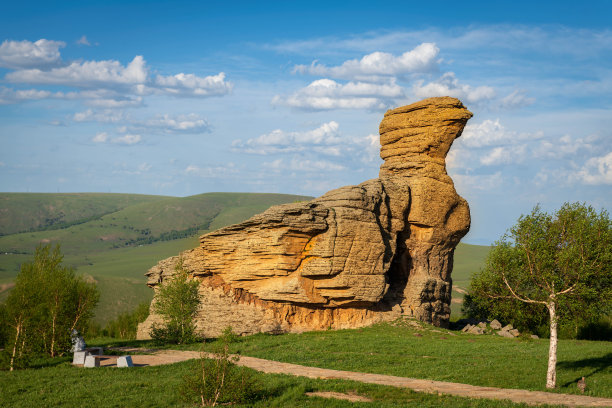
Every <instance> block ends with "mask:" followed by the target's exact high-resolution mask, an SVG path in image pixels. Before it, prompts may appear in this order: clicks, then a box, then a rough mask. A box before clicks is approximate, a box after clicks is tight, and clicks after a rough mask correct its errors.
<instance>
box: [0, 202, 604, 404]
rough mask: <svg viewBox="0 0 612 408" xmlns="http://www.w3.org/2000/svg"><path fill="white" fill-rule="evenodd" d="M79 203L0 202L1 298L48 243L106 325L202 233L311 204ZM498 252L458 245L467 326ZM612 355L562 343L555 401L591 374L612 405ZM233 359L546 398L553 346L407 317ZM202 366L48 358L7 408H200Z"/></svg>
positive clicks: (595, 346)
mask: <svg viewBox="0 0 612 408" xmlns="http://www.w3.org/2000/svg"><path fill="white" fill-rule="evenodd" d="M6 196H9V197H8V198H9V199H7V198H6ZM69 196H70V197H69ZM74 196H75V197H72V195H61V194H51V195H49V199H50V201H51V202H52V203H53V204H50V205H46V204H44V202H45V201H44V199H43V198H44V197H41V195H39V194H34V195H27V194H16V195H14V197H12V195H11V194H0V203H7V202H9V203H10V205H4V204H3V206H0V214H1V216H2V217H5V218H0V220H2V223H3V224H2V229H1V232H0V234H2V235H1V236H0V252H1V255H0V301H2V300H3V298H4V297H5V296H6V294H7V293H8V290H10V283H11V282H12V280H13V279H14V277H15V276H16V274H17V272H18V271H19V265H20V264H21V263H22V262H27V261H30V260H31V259H32V254H33V251H34V248H35V247H36V245H37V244H38V243H41V242H42V243H46V242H50V243H57V242H61V244H62V251H63V253H64V254H65V263H66V264H68V265H72V266H74V267H75V268H76V269H77V273H80V274H83V275H85V276H86V277H88V278H89V279H93V280H95V281H96V282H97V284H98V287H99V288H100V291H101V301H100V304H99V306H98V309H97V310H96V318H95V320H96V321H97V322H98V323H102V324H103V323H105V322H106V321H108V320H110V319H112V318H113V317H115V316H116V315H117V314H119V313H122V312H126V311H130V310H132V309H134V307H135V306H136V305H137V304H138V303H140V302H142V301H149V300H150V299H151V297H152V295H153V291H152V290H150V289H149V288H148V287H147V286H146V285H145V282H146V279H145V276H144V273H145V272H146V271H147V270H148V269H149V268H150V267H151V266H153V265H154V264H155V263H156V262H157V261H158V260H160V259H163V258H166V257H169V256H172V255H176V254H178V253H179V252H180V251H182V250H185V249H189V248H193V247H195V246H197V245H198V235H199V234H202V233H205V232H208V231H211V230H214V229H217V228H220V227H222V226H225V225H229V224H233V223H236V222H240V221H242V220H244V219H246V218H248V217H250V216H251V215H253V214H256V213H258V212H261V211H264V210H265V209H267V208H268V207H269V206H270V205H275V204H281V203H284V202H293V201H299V200H304V199H308V197H301V196H288V195H279V194H239V193H231V194H230V193H210V194H202V195H198V196H193V197H185V198H175V197H160V196H132V195H126V197H122V196H123V195H93V194H92V195H87V194H84V195H74ZM100 198H103V199H101V200H100V201H101V203H97V199H100ZM20 200H21V201H20ZM72 200H76V201H72ZM71 206H72V207H71ZM79 206H85V207H86V208H85V209H82V210H74V208H73V207H75V208H79ZM38 207H41V208H43V209H44V211H43V210H41V211H39V213H35V214H34V216H32V217H31V219H30V220H29V221H27V222H25V221H19V222H17V221H15V222H13V221H5V220H10V219H12V218H11V217H20V216H23V215H22V212H20V211H22V210H23V211H26V210H27V211H33V210H32V209H33V208H38ZM28 208H29V210H28ZM71 208H72V210H70V209H71ZM27 211H26V212H27ZM54 211H56V212H54ZM71 211H74V212H75V213H76V215H74V214H71V213H70V212H71ZM7 213H8V214H9V216H8V218H7V217H6V214H7ZM60 213H62V214H60ZM4 222H6V225H5V224H4ZM488 251H489V247H485V246H477V245H468V244H459V246H458V247H457V249H456V251H455V259H454V270H453V299H454V302H453V304H452V307H451V308H452V313H453V314H452V318H453V319H456V318H458V317H459V316H460V308H461V304H460V302H461V299H462V298H463V294H464V293H465V290H467V289H468V287H469V282H470V276H471V274H472V273H473V272H474V271H476V270H478V269H479V268H480V267H481V266H482V265H483V262H484V259H485V258H486V255H487V253H488ZM216 341H217V340H215V339H208V340H207V342H206V343H204V345H202V344H191V345H183V346H166V348H179V349H195V350H198V349H200V348H201V347H205V348H208V347H209V346H211V345H212V344H214V343H215V342H216ZM88 344H89V345H91V346H96V345H99V346H105V347H108V346H113V345H114V346H120V345H133V346H142V347H152V346H153V344H152V343H151V342H147V341H120V340H116V339H93V340H91V339H88ZM611 344H612V343H611V342H595V341H584V340H560V342H559V351H558V358H559V363H558V372H557V377H558V381H557V384H558V388H557V389H556V390H555V391H554V392H560V393H571V394H575V393H578V390H577V388H576V381H577V380H578V379H579V378H581V377H582V376H584V377H586V379H587V384H588V389H587V395H592V396H600V397H608V398H612V353H611V352H610V350H611V347H610V345H611ZM230 352H232V353H239V354H242V355H249V356H253V357H260V358H266V359H272V360H277V361H283V362H290V363H295V364H302V365H311V366H317V367H323V368H332V369H340V370H350V371H361V372H369V373H380V374H389V375H397V376H404V377H413V378H423V379H432V380H440V381H450V382H461V383H467V384H472V385H477V386H494V387H503V388H520V389H528V390H539V391H543V390H545V387H544V385H545V373H546V361H547V356H548V341H547V340H545V339H541V340H532V339H526V338H517V339H507V338H502V337H499V336H495V335H482V336H475V335H469V334H464V333H460V332H456V331H449V330H445V329H439V328H436V327H433V326H428V325H426V324H423V323H420V322H414V321H410V320H398V321H396V322H392V323H382V324H377V325H374V326H371V327H366V328H361V329H352V330H339V331H331V330H330V331H319V332H307V333H302V334H283V335H276V336H274V335H265V334H258V335H253V336H248V337H243V338H239V339H238V340H237V341H236V342H234V343H231V344H230ZM194 363H195V362H194V361H191V362H183V363H177V364H171V365H166V366H158V367H144V368H135V369H126V370H122V369H117V368H110V367H109V368H101V369H93V370H89V369H82V368H77V367H73V366H72V365H71V364H70V358H69V357H67V356H66V357H60V358H56V359H52V360H51V359H48V360H41V361H40V363H39V364H38V365H36V366H35V368H32V369H27V370H18V371H16V372H6V371H4V372H2V371H0V389H1V390H2V392H0V406H10V407H31V406H83V407H90V406H91V407H96V408H99V407H107V406H109V407H111V406H143V407H159V406H178V407H182V406H193V403H192V402H187V401H185V400H184V399H183V398H182V396H181V392H180V384H181V381H182V378H183V377H184V376H185V375H186V374H188V373H189V372H190V370H192V365H193V364H194ZM253 375H254V376H255V378H256V379H257V381H258V384H259V386H258V387H259V389H260V394H261V395H260V397H259V398H258V399H257V400H255V401H253V402H252V403H251V404H249V405H248V406H255V407H286V406H291V407H349V406H351V407H352V406H356V405H357V406H368V407H395V406H406V407H489V406H496V407H515V406H524V405H520V404H512V403H510V402H505V401H490V400H479V399H469V398H460V397H451V396H444V395H432V394H423V393H415V392H412V391H409V390H405V389H396V388H392V387H385V386H377V385H369V384H361V383H356V382H350V381H341V380H313V379H306V378H298V377H293V376H287V375H272V374H262V373H253ZM311 391H336V392H345V393H357V394H359V395H362V396H365V397H368V398H370V399H372V402H359V403H355V402H349V401H341V400H334V399H324V398H320V397H309V396H306V395H305V393H306V392H311Z"/></svg>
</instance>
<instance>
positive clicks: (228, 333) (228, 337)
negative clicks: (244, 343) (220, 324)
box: [220, 326, 240, 344]
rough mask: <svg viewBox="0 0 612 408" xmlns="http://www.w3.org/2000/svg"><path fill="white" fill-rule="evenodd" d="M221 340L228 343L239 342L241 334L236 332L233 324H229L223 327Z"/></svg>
mask: <svg viewBox="0 0 612 408" xmlns="http://www.w3.org/2000/svg"><path fill="white" fill-rule="evenodd" d="M220 340H221V341H222V342H223V343H227V344H232V343H238V342H239V341H240V336H239V335H238V334H236V333H234V330H233V329H232V326H227V327H226V328H225V329H223V333H222V334H221V338H220Z"/></svg>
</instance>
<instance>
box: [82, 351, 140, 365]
mask: <svg viewBox="0 0 612 408" xmlns="http://www.w3.org/2000/svg"><path fill="white" fill-rule="evenodd" d="M102 360H115V361H114V364H112V365H115V366H117V367H134V363H133V362H132V356H104V355H91V354H90V355H88V356H87V357H85V363H84V364H83V367H87V368H94V367H100V362H101V361H102Z"/></svg>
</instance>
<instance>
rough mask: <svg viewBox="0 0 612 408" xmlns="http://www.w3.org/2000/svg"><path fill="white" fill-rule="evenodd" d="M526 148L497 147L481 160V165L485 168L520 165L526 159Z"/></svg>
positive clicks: (523, 146)
mask: <svg viewBox="0 0 612 408" xmlns="http://www.w3.org/2000/svg"><path fill="white" fill-rule="evenodd" d="M526 148H527V146H525V145H518V146H506V147H495V148H493V149H492V150H491V151H489V152H488V153H487V154H485V155H484V156H482V157H481V158H480V163H481V164H483V165H485V166H496V165H500V164H510V163H519V162H522V161H524V159H525V153H526Z"/></svg>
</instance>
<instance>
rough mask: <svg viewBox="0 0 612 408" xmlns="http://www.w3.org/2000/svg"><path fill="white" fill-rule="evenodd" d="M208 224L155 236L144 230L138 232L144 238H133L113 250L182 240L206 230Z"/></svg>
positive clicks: (114, 246)
mask: <svg viewBox="0 0 612 408" xmlns="http://www.w3.org/2000/svg"><path fill="white" fill-rule="evenodd" d="M208 226H209V224H203V225H197V226H195V227H190V228H186V229H184V230H178V231H177V230H172V231H168V232H162V233H161V234H159V235H157V236H152V235H151V230H150V229H148V228H146V229H144V230H138V231H140V233H141V234H142V235H144V236H142V237H138V238H133V239H129V240H126V241H124V242H123V243H121V244H115V245H113V248H121V247H124V246H136V245H148V244H152V243H154V242H158V241H173V240H175V239H182V238H188V237H192V236H194V235H197V234H198V232H199V231H201V230H203V229H207V228H208Z"/></svg>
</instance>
